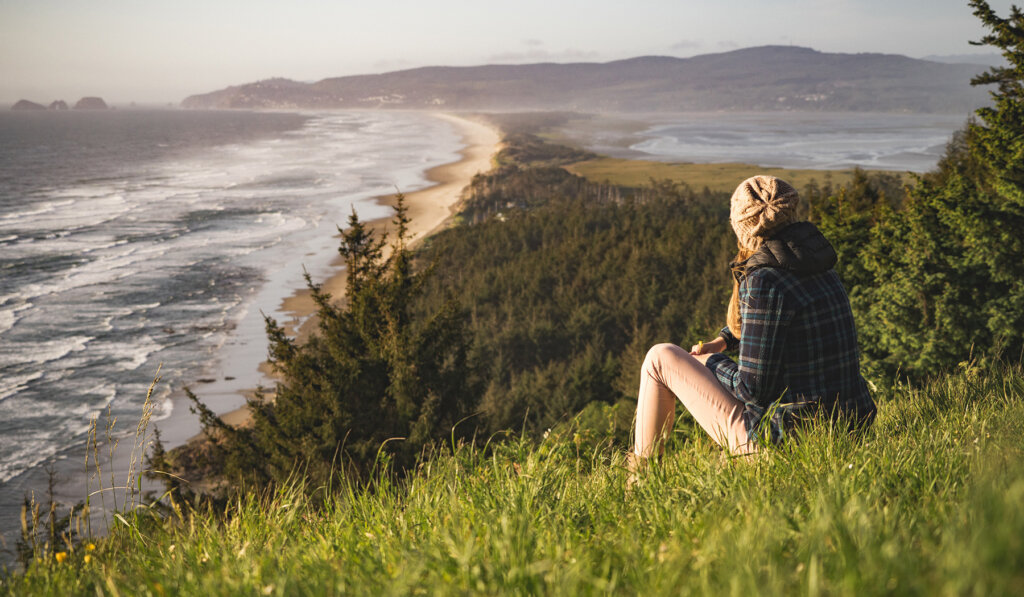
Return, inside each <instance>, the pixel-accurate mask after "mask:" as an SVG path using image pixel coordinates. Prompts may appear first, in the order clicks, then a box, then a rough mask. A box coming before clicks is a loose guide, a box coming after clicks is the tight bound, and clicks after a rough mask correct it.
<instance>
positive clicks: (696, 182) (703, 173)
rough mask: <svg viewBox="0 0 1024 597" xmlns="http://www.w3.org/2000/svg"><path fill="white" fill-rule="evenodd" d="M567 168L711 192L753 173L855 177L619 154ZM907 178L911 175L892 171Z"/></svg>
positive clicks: (605, 178)
mask: <svg viewBox="0 0 1024 597" xmlns="http://www.w3.org/2000/svg"><path fill="white" fill-rule="evenodd" d="M566 170H568V171H569V172H572V173H573V174H576V175H577V176H582V177H583V178H586V179H588V180H592V181H595V182H605V183H608V184H614V185H622V186H629V187H638V186H642V185H645V184H649V183H650V182H651V180H652V179H654V180H671V181H673V182H685V183H686V184H687V185H689V186H690V188H693V189H703V188H705V187H707V188H708V189H709V190H711V191H714V192H722V193H732V191H733V189H735V188H736V184H737V183H738V182H739V181H741V180H744V179H746V178H747V177H750V176H753V175H754V174H770V175H772V176H777V177H779V178H781V179H783V180H785V181H786V182H789V183H790V184H792V185H793V186H794V187H795V188H798V189H802V188H805V187H807V186H808V185H809V184H811V182H812V181H814V182H816V183H817V184H819V185H821V184H825V183H828V182H831V183H832V185H834V186H836V187H840V186H845V185H848V184H849V183H850V182H851V181H852V180H853V178H854V170H853V169H849V170H798V169H790V168H765V167H762V166H752V165H750V164H739V163H728V164H690V163H671V162H655V161H647V160H626V159H619V158H606V157H601V158H595V159H591V160H585V161H581V162H577V163H575V164H571V165H569V166H566ZM894 174H895V175H897V176H901V177H902V178H903V180H904V181H906V182H908V183H909V182H910V175H908V174H905V173H903V174H901V173H894Z"/></svg>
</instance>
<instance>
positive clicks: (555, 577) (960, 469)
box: [0, 365, 1024, 596]
mask: <svg viewBox="0 0 1024 597" xmlns="http://www.w3.org/2000/svg"><path fill="white" fill-rule="evenodd" d="M879 396H880V398H881V400H880V402H881V408H880V411H879V417H878V420H877V422H876V424H875V426H874V427H873V429H872V430H871V431H870V432H869V433H868V434H867V435H866V436H865V437H864V438H863V440H862V441H859V442H857V441H853V440H851V439H850V438H849V437H847V436H846V435H845V434H838V435H832V434H830V433H829V431H828V430H827V429H824V428H821V429H818V430H817V431H815V432H813V433H811V434H810V435H808V436H806V437H804V438H803V439H802V441H801V442H799V443H791V444H788V445H786V446H784V447H783V448H781V449H779V450H777V451H773V452H769V453H765V454H761V455H759V456H756V457H753V458H749V459H737V460H731V461H730V460H725V459H723V458H722V456H721V453H720V451H719V450H717V449H715V448H714V447H713V446H711V445H709V443H708V441H707V440H706V439H704V438H703V436H702V434H701V433H699V432H697V431H699V430H695V428H694V427H692V426H691V424H690V423H689V422H688V419H682V420H681V422H680V424H678V425H677V432H676V433H675V437H674V438H673V440H672V444H671V445H670V446H669V447H668V450H667V453H666V456H665V457H664V458H663V459H662V460H661V462H659V463H656V464H655V465H654V466H652V467H651V468H650V469H649V471H648V473H647V474H646V475H645V476H644V477H643V479H642V482H641V483H640V484H639V485H638V486H637V487H636V488H635V489H633V490H632V492H629V491H628V490H627V488H626V485H625V476H626V475H625V472H624V470H623V468H622V458H621V456H620V454H619V453H617V452H616V451H615V450H612V449H609V448H608V447H607V446H608V442H607V441H606V439H607V438H606V437H605V436H604V435H603V433H602V432H601V431H600V429H599V428H598V427H599V426H592V425H591V426H582V427H581V426H579V425H576V426H570V425H566V426H563V427H561V428H558V429H555V430H554V431H552V433H551V434H550V435H548V437H547V438H546V439H544V440H543V441H542V442H540V443H539V444H532V443H529V442H525V441H518V440H517V439H516V438H515V437H512V438H511V441H507V442H505V443H501V444H495V443H492V444H491V446H492V448H493V449H488V450H481V449H473V448H469V447H466V446H459V447H457V448H456V449H455V451H454V453H452V451H451V450H450V449H449V450H443V451H442V453H440V454H437V455H436V457H434V458H432V459H430V460H429V461H426V462H424V464H423V465H422V466H421V467H420V468H419V470H418V471H417V472H416V474H414V475H412V476H411V477H409V478H408V479H407V480H406V482H404V483H402V484H400V485H395V484H391V483H390V482H388V481H386V480H385V481H382V483H381V485H380V486H379V487H378V488H377V490H376V491H371V492H361V491H358V490H356V489H354V488H352V487H351V486H349V485H347V484H346V481H345V480H343V479H339V480H338V481H337V484H338V486H337V487H335V488H334V490H335V491H334V492H332V493H331V495H330V496H329V497H327V498H325V499H324V503H323V505H322V506H321V505H319V503H318V502H319V499H320V498H322V497H323V494H319V495H314V497H313V498H310V497H306V493H305V492H304V491H301V490H299V489H296V488H295V487H292V488H285V489H281V490H279V491H277V492H276V493H272V494H264V495H249V496H247V497H243V498H240V499H238V500H237V501H235V502H233V503H232V504H230V505H229V506H228V507H227V508H226V509H225V510H224V511H217V512H211V511H199V512H191V511H190V510H189V509H188V508H187V506H182V507H180V508H178V509H176V510H175V512H174V513H173V514H172V515H171V516H169V517H167V518H164V519H161V518H157V517H151V516H150V513H149V511H148V510H145V509H143V510H140V511H138V513H137V515H136V516H134V517H132V516H128V517H127V518H126V519H125V522H124V523H118V524H116V525H115V526H114V528H113V529H112V530H111V535H110V537H109V538H107V539H105V540H103V541H97V542H96V548H95V549H94V550H88V549H87V548H85V547H79V548H78V549H77V550H75V551H73V552H70V553H65V554H64V555H63V556H61V561H58V559H57V558H56V557H55V555H54V554H52V553H50V554H41V556H42V558H43V559H41V560H40V561H38V562H37V563H35V564H34V565H32V566H31V567H30V568H29V569H28V571H27V572H26V573H25V574H24V576H16V577H12V578H6V579H4V580H3V582H2V584H0V594H10V595H27V594H33V595H225V594H245V595H341V594H345V595H395V594H431V595H434V594H439V595H449V594H450V595H466V594H482V595H495V594H552V595H555V594H557V595H567V594H606V593H615V594H673V595H675V594H681V595H688V594H693V595H709V594H713V595H725V594H729V595H744V594H746V595H794V594H808V595H820V594H832V595H858V596H861V595H883V594H885V595H891V594H899V595H935V594H951V595H986V596H987V595H1020V594H1021V593H1022V592H1024V510H1022V509H1021V508H1020V504H1021V503H1022V500H1024V464H1022V463H1024V443H1022V441H1021V437H1024V372H1022V370H1021V367H1020V366H1019V365H1014V366H999V367H996V368H993V369H990V370H979V369H977V368H972V367H965V368H962V369H961V370H959V371H958V372H956V373H954V374H951V375H949V376H947V377H942V378H939V379H937V380H935V381H934V382H932V383H931V384H929V385H927V386H924V387H920V388H912V387H907V386H896V387H893V388H891V389H889V390H885V391H881V392H879ZM496 439H498V438H496ZM339 487H340V491H339V490H338V489H339Z"/></svg>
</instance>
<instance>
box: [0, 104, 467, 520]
mask: <svg viewBox="0 0 1024 597" xmlns="http://www.w3.org/2000/svg"><path fill="white" fill-rule="evenodd" d="M108 116H110V118H108V119H107V120H106V121H105V122H106V123H107V124H109V125H110V126H118V123H117V118H131V119H139V117H138V115H135V114H126V115H124V116H118V115H113V116H111V115H108ZM72 117H74V118H82V119H87V118H90V116H88V115H85V114H83V115H72ZM273 117H275V116H274V115H261V114H251V115H249V116H248V117H247V118H241V120H242V121H246V122H250V123H251V124H253V125H254V126H256V125H258V123H259V122H260V119H261V118H273ZM162 118H165V119H166V122H161V119H162ZM223 119H224V123H223V130H222V131H218V130H217V127H219V126H221V122H220V117H218V116H217V115H215V114H209V113H202V114H200V113H197V114H196V116H195V118H194V120H193V119H192V118H191V117H190V116H189V115H184V116H183V115H182V114H181V113H166V114H163V113H159V112H154V113H152V114H151V115H150V119H149V120H146V126H145V127H139V128H138V135H139V136H140V138H135V139H132V140H131V142H130V143H126V144H125V146H124V147H123V148H120V149H119V148H117V147H106V148H105V153H104V154H103V156H102V158H103V161H98V160H99V158H98V157H97V156H95V155H93V156H82V155H78V154H76V153H74V151H73V148H75V147H78V145H77V144H76V143H77V141H74V142H72V141H69V142H68V144H67V147H68V149H67V150H66V151H62V149H61V144H60V142H59V141H60V140H59V134H60V131H57V132H54V131H49V132H48V134H49V135H50V136H51V140H50V141H48V143H49V145H48V147H49V149H48V150H47V151H48V152H49V153H48V154H47V155H48V159H51V160H53V163H54V164H55V166H54V168H53V170H52V172H51V171H47V169H46V168H45V167H44V166H42V165H40V164H38V163H27V162H26V163H25V164H24V165H23V166H22V167H21V170H19V162H18V160H26V159H28V157H26V156H36V157H38V155H39V152H31V151H26V152H23V153H21V154H18V153H14V152H8V153H4V149H5V146H0V160H2V161H0V165H2V167H3V168H4V169H5V170H6V172H5V173H4V176H3V177H0V179H2V180H4V181H6V182H5V183H4V184H5V185H6V186H0V272H2V276H0V483H4V482H7V481H10V480H11V479H13V478H15V477H17V476H18V475H22V474H25V473H26V472H28V471H32V470H35V469H36V468H37V467H38V466H39V465H40V464H42V463H44V462H54V461H55V459H58V458H59V456H60V455H68V454H70V453H72V452H74V451H75V450H78V449H81V446H82V445H83V442H84V434H85V433H86V430H87V429H88V422H89V419H90V418H91V417H94V416H96V415H98V414H99V413H101V412H107V409H109V412H110V414H111V416H114V417H118V418H121V419H122V420H130V419H131V418H132V417H137V416H138V413H139V412H141V407H142V402H143V400H144V399H145V395H146V391H147V389H148V385H149V383H150V382H151V381H152V377H153V375H154V374H155V372H156V370H157V368H158V366H159V365H161V364H162V366H163V369H162V376H163V381H162V383H161V386H160V388H158V390H157V392H156V398H157V400H158V402H159V416H160V417H167V416H169V415H170V414H172V406H173V404H174V401H173V400H172V397H173V396H174V395H175V392H178V391H180V387H181V385H182V384H184V383H190V382H192V381H194V380H195V379H199V378H207V377H209V376H210V375H211V370H212V365H213V364H214V363H216V361H217V357H218V356H220V353H218V352H217V351H219V350H221V349H222V347H224V346H226V345H233V344H232V343H229V342H228V340H229V338H234V337H238V338H245V339H246V340H245V343H252V342H259V340H258V339H259V338H260V337H261V336H262V333H263V332H262V318H261V317H259V312H260V311H262V312H265V313H267V314H270V315H273V316H276V317H281V316H282V314H281V313H279V312H278V310H279V308H280V304H281V301H282V299H283V298H284V297H285V296H287V295H289V294H290V293H291V292H292V291H293V290H295V289H297V288H301V287H303V286H304V281H303V279H302V271H303V267H305V268H306V270H308V271H309V272H310V273H311V274H312V275H313V276H314V277H316V278H322V277H324V276H326V275H327V274H328V273H330V271H331V267H332V266H331V262H332V260H333V258H334V256H335V255H336V245H337V239H336V234H337V231H336V228H335V226H336V225H338V224H344V222H345V221H346V219H347V217H348V215H349V213H350V211H351V210H352V209H356V210H357V211H358V212H359V213H360V216H361V217H363V218H364V219H368V218H374V217H380V216H382V215H385V214H386V213H387V211H386V209H385V208H383V207H381V206H380V205H377V204H376V203H375V202H374V201H373V198H374V197H376V196H379V195H382V194H387V193H393V192H394V190H395V188H396V187H398V188H400V189H401V190H403V191H412V190H416V189H417V188H421V187H423V186H425V185H426V184H428V183H427V181H426V180H425V178H424V172H425V171H426V170H427V169H429V168H431V167H433V166H436V165H440V164H442V163H446V162H450V161H454V160H455V159H457V151H458V150H459V149H460V146H459V145H460V143H459V137H458V136H457V134H456V133H455V131H454V130H452V128H451V126H450V125H449V124H447V123H446V122H444V121H442V120H440V119H435V118H432V117H430V116H427V115H422V114H407V113H380V112H373V113H355V112H338V113H326V114H307V115H305V119H304V120H302V121H295V122H292V125H293V126H290V127H285V128H279V129H274V128H273V126H270V125H261V126H265V128H267V129H268V130H269V132H268V133H267V134H264V135H263V136H261V137H259V138H252V137H250V136H247V135H239V133H238V130H239V128H238V122H239V121H240V116H239V115H238V114H237V113H231V114H225V115H223ZM296 123H301V126H299V127H297V128H296V127H295V126H294V124H296ZM3 124H4V121H3V120H0V126H2V125H3ZM107 124H104V123H102V122H100V123H98V124H97V123H93V124H91V125H90V126H91V127H92V129H90V130H92V131H93V134H97V135H100V134H102V127H103V126H107ZM199 129H202V130H201V135H202V138H204V139H206V140H207V141H208V142H207V143H206V144H205V145H204V146H201V147H196V146H194V144H193V143H192V142H191V141H190V142H188V143H186V142H185V141H184V139H185V138H190V135H191V136H192V137H194V136H196V135H197V134H200V131H199ZM17 131H18V134H20V135H23V136H25V135H31V134H32V130H31V129H29V128H25V127H22V128H19V129H17ZM79 132H80V131H79ZM69 134H70V133H69ZM54 135H58V138H57V140H56V141H53V140H52V137H53V136H54ZM147 135H148V137H146V136H147ZM141 137H145V138H141ZM168 139H170V140H169V141H168ZM32 143H33V141H32V139H29V138H22V139H19V140H17V142H15V143H11V144H10V145H9V146H8V148H9V147H21V148H25V147H31V146H32ZM155 143H163V144H166V145H168V146H170V147H172V148H181V147H186V146H187V149H188V151H184V150H182V151H178V152H176V153H166V152H163V151H160V152H151V151H150V150H149V147H150V145H151V144H155ZM154 156H157V157H156V158H154ZM22 170H23V171H24V172H26V174H25V176H20V175H19V174H18V172H19V171H22ZM30 175H31V176H30ZM253 307H255V308H253ZM246 350H247V354H248V353H252V354H255V355H257V357H256V358H259V359H261V358H262V356H260V355H262V353H263V351H262V350H249V348H248V347H246ZM250 360H251V359H250ZM257 364H258V361H254V362H247V363H245V364H244V369H243V368H240V369H239V370H238V371H235V372H233V375H232V377H234V376H237V377H239V379H238V381H237V384H238V388H239V389H241V388H244V387H253V386H255V385H257V384H258V383H261V382H263V381H264V380H263V379H262V378H261V377H259V375H258V374H257V373H256V365H257ZM2 506H3V505H0V507H2ZM0 514H2V513H0Z"/></svg>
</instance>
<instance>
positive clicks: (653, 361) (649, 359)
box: [644, 342, 682, 371]
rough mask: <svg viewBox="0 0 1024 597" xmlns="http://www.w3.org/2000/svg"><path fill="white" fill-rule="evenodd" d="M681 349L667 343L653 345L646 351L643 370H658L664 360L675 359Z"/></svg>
mask: <svg viewBox="0 0 1024 597" xmlns="http://www.w3.org/2000/svg"><path fill="white" fill-rule="evenodd" d="M681 350H682V349H681V348H679V347H678V346H676V345H675V344H671V343H668V342H663V343H661V344H655V345H654V346H652V347H651V348H650V350H648V351H647V356H646V357H644V370H645V371H649V370H650V369H651V368H655V369H658V368H660V366H661V363H663V362H664V361H665V359H666V358H669V357H675V356H676V355H678V353H679V351H681Z"/></svg>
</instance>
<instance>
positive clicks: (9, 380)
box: [0, 371, 43, 400]
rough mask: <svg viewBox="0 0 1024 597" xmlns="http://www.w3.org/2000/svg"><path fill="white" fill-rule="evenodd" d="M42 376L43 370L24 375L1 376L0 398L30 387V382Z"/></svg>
mask: <svg viewBox="0 0 1024 597" xmlns="http://www.w3.org/2000/svg"><path fill="white" fill-rule="evenodd" d="M42 376H43V372H42V371H36V372H34V373H27V374H24V375H7V376H4V377H2V378H0V400H3V399H4V398H7V397H8V396H13V395H15V394H17V393H18V392H20V391H22V390H24V389H25V388H26V387H28V386H27V384H28V382H30V381H34V380H37V379H39V378H40V377H42Z"/></svg>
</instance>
